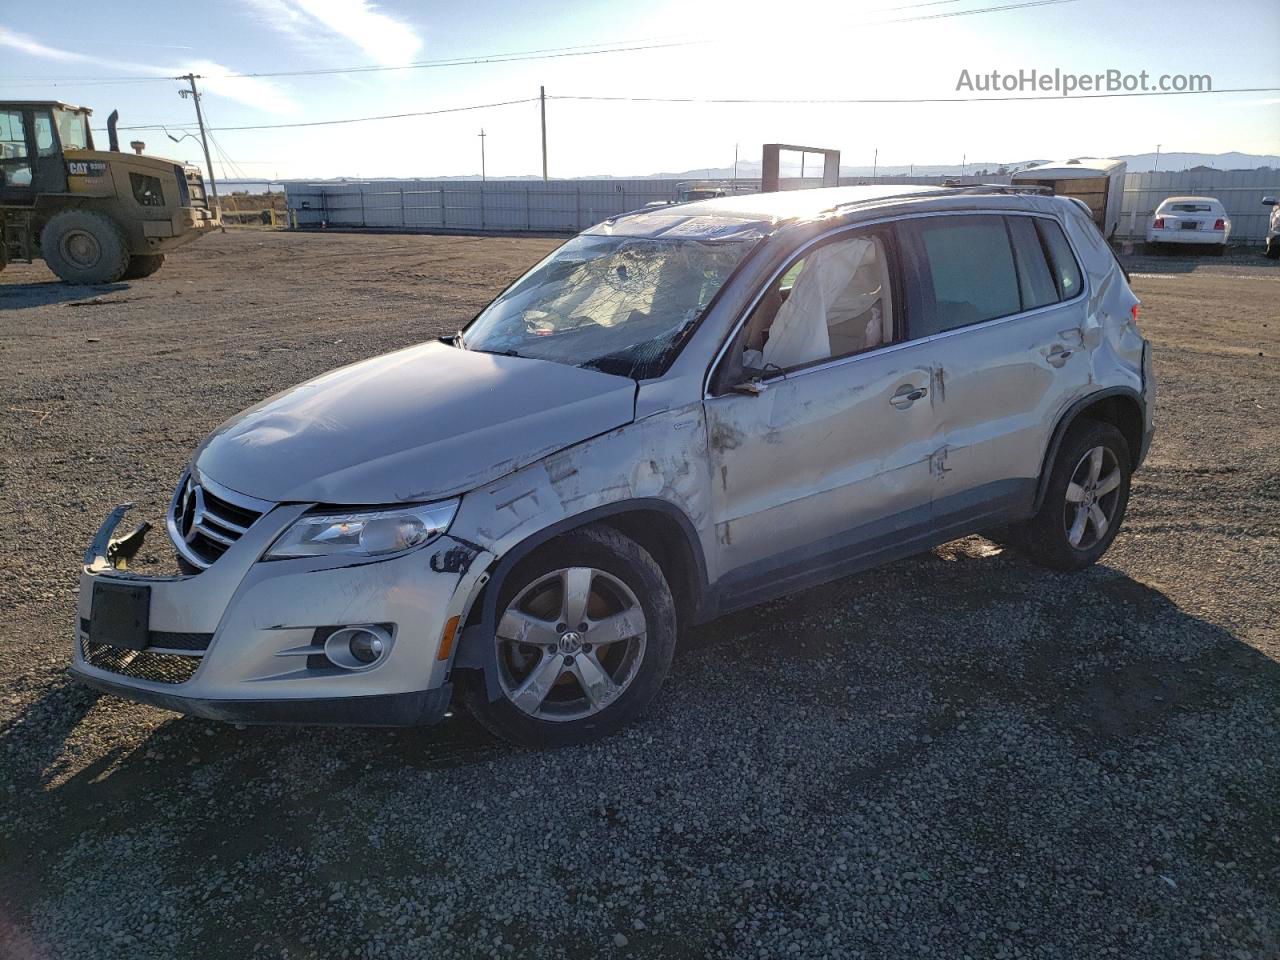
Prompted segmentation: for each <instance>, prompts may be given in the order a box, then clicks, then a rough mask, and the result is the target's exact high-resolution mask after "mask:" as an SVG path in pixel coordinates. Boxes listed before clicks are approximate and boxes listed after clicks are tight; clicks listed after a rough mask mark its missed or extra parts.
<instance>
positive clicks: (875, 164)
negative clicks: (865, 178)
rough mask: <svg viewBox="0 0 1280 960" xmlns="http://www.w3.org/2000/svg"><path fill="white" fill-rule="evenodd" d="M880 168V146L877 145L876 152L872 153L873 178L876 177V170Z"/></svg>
mask: <svg viewBox="0 0 1280 960" xmlns="http://www.w3.org/2000/svg"><path fill="white" fill-rule="evenodd" d="M879 168H880V148H879V147H876V152H875V153H873V154H872V155H871V179H872V180H874V179H875V178H876V170H878V169H879Z"/></svg>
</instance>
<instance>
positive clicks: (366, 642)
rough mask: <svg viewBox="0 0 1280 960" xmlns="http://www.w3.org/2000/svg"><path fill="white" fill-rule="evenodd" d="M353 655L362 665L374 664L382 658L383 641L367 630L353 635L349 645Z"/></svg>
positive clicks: (348, 647)
mask: <svg viewBox="0 0 1280 960" xmlns="http://www.w3.org/2000/svg"><path fill="white" fill-rule="evenodd" d="M347 649H348V650H350V651H351V655H352V656H353V657H355V658H356V659H357V660H359V661H360V662H361V663H373V661H375V660H377V659H378V658H379V657H380V656H382V641H381V640H379V639H378V638H377V637H375V636H374V635H373V634H372V633H369V632H368V631H366V630H361V631H359V632H358V633H353V634H352V635H351V640H350V642H349V643H348V644H347Z"/></svg>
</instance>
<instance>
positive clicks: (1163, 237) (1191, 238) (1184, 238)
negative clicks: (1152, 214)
mask: <svg viewBox="0 0 1280 960" xmlns="http://www.w3.org/2000/svg"><path fill="white" fill-rule="evenodd" d="M1228 236H1229V232H1228V231H1226V230H1155V229H1149V230H1147V243H1187V244H1196V245H1202V244H1226V242H1227V237H1228Z"/></svg>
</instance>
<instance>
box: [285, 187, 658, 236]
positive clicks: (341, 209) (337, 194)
mask: <svg viewBox="0 0 1280 960" xmlns="http://www.w3.org/2000/svg"><path fill="white" fill-rule="evenodd" d="M678 182H680V181H675V180H551V181H547V182H543V181H541V180H489V181H487V182H485V183H480V182H479V181H474V180H371V181H366V182H360V183H337V184H333V183H326V184H287V185H286V187H285V194H286V197H287V200H288V204H289V210H290V211H291V212H292V213H294V214H295V216H296V222H297V224H298V226H300V227H317V226H321V225H323V224H327V225H328V226H331V227H384V228H391V229H397V228H401V229H407V230H460V231H465V230H509V231H541V230H552V231H563V232H572V233H576V232H578V231H579V230H585V229H586V228H587V227H589V226H592V225H593V224H596V223H599V222H600V221H601V220H607V219H608V218H609V217H612V216H616V215H617V214H619V213H626V212H627V211H628V210H635V209H637V208H639V207H643V206H644V205H645V204H646V203H649V202H650V201H653V200H674V199H675V197H676V187H677V183H678Z"/></svg>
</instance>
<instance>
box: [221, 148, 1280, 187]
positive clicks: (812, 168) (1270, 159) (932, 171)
mask: <svg viewBox="0 0 1280 960" xmlns="http://www.w3.org/2000/svg"><path fill="white" fill-rule="evenodd" d="M1088 155H1089V154H1088V153H1087V152H1082V153H1078V154H1076V156H1088ZM1055 159H1059V160H1063V159H1067V158H1065V157H1057V158H1055ZM1115 159H1116V160H1123V161H1125V163H1126V164H1128V170H1129V172H1130V173H1147V172H1149V171H1151V170H1159V171H1161V172H1171V171H1178V170H1189V169H1191V168H1192V167H1198V166H1205V167H1212V168H1214V169H1215V170H1256V169H1265V168H1271V169H1273V170H1277V171H1280V156H1277V155H1276V154H1256V153H1238V152H1235V151H1232V152H1230V153H1161V154H1160V158H1159V165H1158V166H1157V161H1156V155H1155V154H1154V153H1135V154H1127V155H1120V156H1117V157H1115ZM1044 162H1045V160H1043V159H1041V160H1015V161H1013V162H1009V161H1007V160H1006V161H1003V162H996V161H990V160H984V161H979V160H974V161H971V162H969V163H966V164H964V165H963V166H962V165H960V164H958V163H917V164H912V165H908V164H880V165H879V166H876V167H875V168H874V170H875V173H876V175H877V176H881V177H890V176H891V177H905V176H917V177H926V176H945V177H956V176H962V175H968V176H975V175H977V176H986V175H991V176H998V175H1000V174H1001V173H1002V172H1003V173H1013V172H1014V171H1016V170H1022V169H1024V168H1025V167H1031V166H1035V165H1036V164H1038V163H1044ZM872 169H873V168H872V167H871V165H870V164H866V165H861V166H849V165H842V166H841V167H840V176H842V177H870V176H871V175H872ZM781 172H782V175H783V176H784V177H798V176H800V172H801V170H800V164H799V162H798V161H797V162H784V163H783V164H782V171H781ZM804 174H805V176H807V177H820V176H821V175H822V168H821V159H820V158H819V157H813V158H812V159H810V160H808V161H807V162H806V163H805V167H804ZM733 176H734V168H733V167H732V166H727V167H697V168H694V169H692V170H682V171H679V172H676V173H673V172H669V171H668V172H663V173H648V174H640V175H636V174H633V175H630V176H627V175H625V174H623V175H617V174H608V173H605V174H596V175H595V176H587V177H576V178H572V179H579V180H730V179H732V178H733ZM737 176H738V179H740V180H758V179H760V163H759V161H756V160H740V161H738V169H737ZM361 179H370V180H410V179H423V180H479V179H480V178H479V177H478V176H475V175H471V176H460V177H433V176H431V175H430V174H425V173H424V174H422V175H421V176H419V177H376V176H375V177H367V178H356V177H330V178H324V179H302V178H296V179H294V180H293V181H292V182H294V183H341V182H343V181H346V180H352V181H357V182H358V181H359V180H361ZM490 179H491V180H540V179H541V177H538V176H537V175H526V176H520V177H490ZM271 182H272V183H276V184H279V183H283V182H285V181H279V180H274V181H271ZM218 183H219V184H220V185H225V187H226V191H227V192H228V193H229V192H231V190H233V189H239V190H244V189H252V191H253V192H258V191H259V190H264V189H266V187H265V182H264V181H262V180H243V181H239V180H219V181H218Z"/></svg>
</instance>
